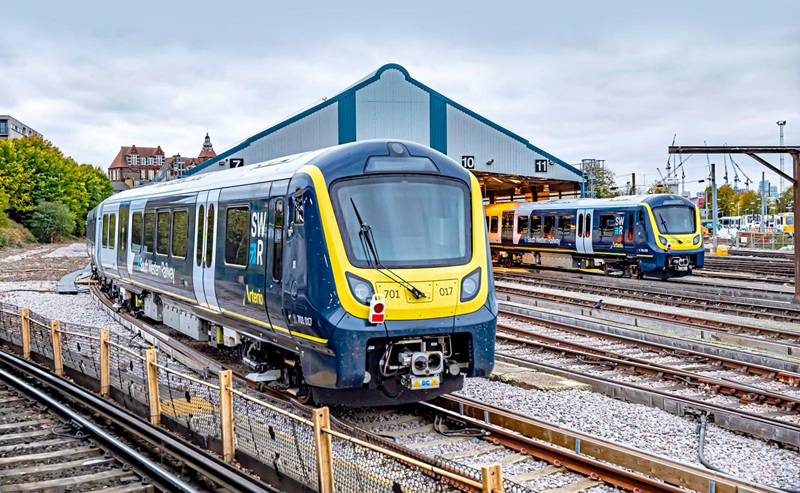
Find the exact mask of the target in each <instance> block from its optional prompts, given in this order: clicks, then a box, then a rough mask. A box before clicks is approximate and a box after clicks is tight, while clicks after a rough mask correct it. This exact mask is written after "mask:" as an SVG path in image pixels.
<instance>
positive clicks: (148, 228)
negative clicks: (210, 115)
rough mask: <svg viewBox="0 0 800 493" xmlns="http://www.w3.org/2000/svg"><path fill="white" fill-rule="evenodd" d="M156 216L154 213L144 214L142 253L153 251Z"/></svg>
mask: <svg viewBox="0 0 800 493" xmlns="http://www.w3.org/2000/svg"><path fill="white" fill-rule="evenodd" d="M155 235H156V215H155V213H154V212H145V213H144V253H153V252H154V251H155V245H154V244H155Z"/></svg>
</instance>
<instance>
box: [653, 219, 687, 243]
mask: <svg viewBox="0 0 800 493" xmlns="http://www.w3.org/2000/svg"><path fill="white" fill-rule="evenodd" d="M658 218H659V219H661V225H662V226H664V234H666V235H669V236H671V237H673V238H675V241H677V242H678V244H680V245H683V242H682V241H681V240H680V239H679V238H678V237H677V236H675V235H674V234H672V233H670V232H669V228H667V222H666V221H664V217H663V216H662V215H661V213H659V214H658Z"/></svg>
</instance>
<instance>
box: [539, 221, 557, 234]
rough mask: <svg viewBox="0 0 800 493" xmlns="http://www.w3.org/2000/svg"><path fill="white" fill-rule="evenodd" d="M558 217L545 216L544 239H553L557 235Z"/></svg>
mask: <svg viewBox="0 0 800 493" xmlns="http://www.w3.org/2000/svg"><path fill="white" fill-rule="evenodd" d="M555 230H556V216H544V231H543V234H542V236H543V237H544V238H553V237H555V235H556V231H555Z"/></svg>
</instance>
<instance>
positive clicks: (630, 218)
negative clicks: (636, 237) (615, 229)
mask: <svg viewBox="0 0 800 493" xmlns="http://www.w3.org/2000/svg"><path fill="white" fill-rule="evenodd" d="M626 241H633V212H629V213H628V233H627V235H626Z"/></svg>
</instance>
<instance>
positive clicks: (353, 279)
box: [346, 272, 374, 305]
mask: <svg viewBox="0 0 800 493" xmlns="http://www.w3.org/2000/svg"><path fill="white" fill-rule="evenodd" d="M346 277H347V284H349V285H350V292H351V293H353V296H354V297H355V299H356V300H358V302H359V303H361V304H362V305H369V302H370V300H371V299H372V295H373V294H374V291H373V290H372V284H370V282H369V281H367V280H366V279H362V278H360V277H358V276H357V275H355V274H350V273H349V272H348V273H347V274H346Z"/></svg>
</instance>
